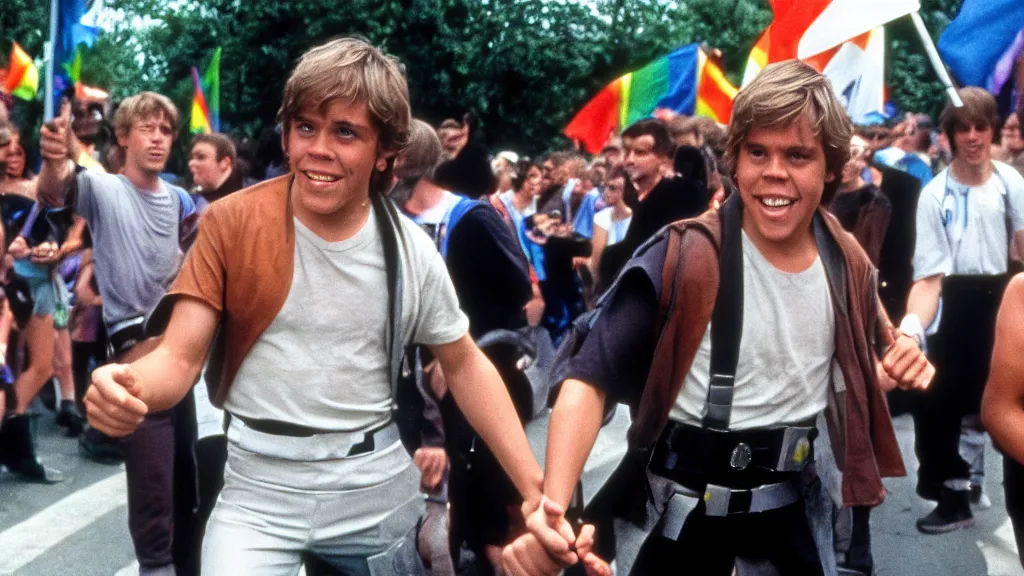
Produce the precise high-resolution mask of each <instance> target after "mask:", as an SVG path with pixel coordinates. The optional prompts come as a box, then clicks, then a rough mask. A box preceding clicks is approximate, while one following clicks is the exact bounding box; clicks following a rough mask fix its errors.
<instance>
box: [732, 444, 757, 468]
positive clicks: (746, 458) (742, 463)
mask: <svg viewBox="0 0 1024 576" xmlns="http://www.w3.org/2000/svg"><path fill="white" fill-rule="evenodd" d="M753 457H754V453H753V451H751V449H750V446H749V445H748V444H747V443H746V442H740V443H739V444H737V445H736V447H735V448H733V449H732V454H731V455H730V456H729V466H732V468H733V470H745V469H746V468H747V466H749V465H750V460H751V459H752V458H753Z"/></svg>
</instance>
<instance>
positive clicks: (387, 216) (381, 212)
mask: <svg viewBox="0 0 1024 576" xmlns="http://www.w3.org/2000/svg"><path fill="white" fill-rule="evenodd" d="M370 199H371V201H372V202H373V212H374V215H375V216H376V219H377V226H378V227H379V228H380V234H381V238H382V240H383V242H384V265H385V267H386V269H387V279H388V338H389V340H390V344H389V346H388V353H389V356H390V369H391V402H392V408H397V403H396V398H397V397H398V380H399V376H400V375H401V371H402V356H403V353H404V337H403V334H402V297H403V287H404V278H403V276H402V251H401V244H402V228H401V226H402V223H401V222H400V221H399V219H398V218H399V217H398V211H397V210H396V209H395V207H394V205H393V204H392V203H391V201H390V200H388V199H387V198H385V197H384V196H382V195H380V194H376V193H372V192H371V193H370Z"/></svg>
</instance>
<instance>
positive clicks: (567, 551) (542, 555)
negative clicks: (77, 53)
mask: <svg viewBox="0 0 1024 576" xmlns="http://www.w3.org/2000/svg"><path fill="white" fill-rule="evenodd" d="M523 517H524V518H526V528H527V533H526V534H523V535H522V536H520V537H518V538H516V539H515V540H514V541H512V543H511V544H509V545H508V546H505V550H504V551H503V552H502V555H501V558H502V563H503V565H504V574H507V575H510V576H555V575H556V574H558V573H560V572H561V571H562V570H564V569H565V568H566V567H568V566H572V565H573V564H576V563H577V562H582V563H583V566H584V568H585V569H586V571H587V574H588V576H611V575H612V571H611V567H610V566H609V565H608V563H607V562H605V561H604V560H602V559H601V558H600V557H598V556H597V555H596V554H594V552H593V547H594V526H592V525H590V524H587V525H585V526H583V528H581V529H580V533H579V536H577V535H576V534H575V532H574V531H573V529H572V525H571V524H570V523H569V521H568V520H566V518H565V509H564V508H563V507H562V506H560V505H558V504H557V503H556V502H554V501H552V500H551V499H549V498H548V497H546V496H545V497H543V498H542V499H541V501H540V503H539V504H538V503H532V502H526V503H524V504H523Z"/></svg>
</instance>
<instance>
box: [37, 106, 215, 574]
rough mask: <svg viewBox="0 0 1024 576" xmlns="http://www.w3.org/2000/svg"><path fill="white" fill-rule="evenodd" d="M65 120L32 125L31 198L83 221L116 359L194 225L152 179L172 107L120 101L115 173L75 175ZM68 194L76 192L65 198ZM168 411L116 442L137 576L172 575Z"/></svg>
mask: <svg viewBox="0 0 1024 576" xmlns="http://www.w3.org/2000/svg"><path fill="white" fill-rule="evenodd" d="M69 123H70V107H69V106H68V105H67V104H65V105H64V108H63V110H62V113H61V115H60V117H58V118H57V119H56V120H55V121H54V125H53V127H52V128H50V127H47V126H45V125H44V126H43V127H42V128H41V129H40V149H41V152H42V155H43V158H44V160H45V162H44V163H43V167H42V170H41V172H40V174H39V181H38V191H39V197H40V199H42V200H44V201H46V202H48V203H50V204H52V205H61V204H64V203H65V202H66V201H67V202H68V203H70V204H73V206H74V208H75V212H76V213H77V214H78V215H79V216H81V217H82V218H84V219H85V221H86V222H87V223H88V225H89V229H90V232H91V233H92V238H93V248H94V251H93V255H94V258H95V274H96V279H97V282H98V284H99V288H100V295H101V296H102V297H103V321H104V323H105V325H106V328H107V332H108V334H109V335H110V343H111V346H112V347H113V350H114V357H115V358H118V359H120V360H121V361H124V360H125V359H126V358H127V359H130V358H132V357H138V356H140V355H141V354H142V353H143V352H144V351H145V350H146V349H147V346H151V344H146V343H142V340H143V332H142V326H143V323H144V321H145V319H146V318H147V317H148V316H149V314H150V313H151V312H152V311H153V309H154V308H155V307H156V305H157V302H159V300H160V298H161V297H162V296H163V295H164V294H165V293H166V291H167V288H168V287H170V285H171V282H173V280H174V277H175V276H176V275H177V274H178V269H179V268H180V266H181V246H182V244H183V242H184V241H185V239H186V238H187V237H188V236H189V235H190V233H191V230H192V228H194V222H195V218H196V214H195V206H194V205H193V204H192V200H191V198H190V197H189V196H188V193H187V192H185V191H184V190H182V189H180V188H177V187H175V186H171V185H169V184H167V183H165V182H164V181H163V180H161V179H160V173H161V172H162V171H163V169H164V166H165V164H166V163H167V158H168V156H169V155H170V151H171V143H172V142H173V140H174V134H175V132H176V131H177V126H178V110H177V108H175V106H174V104H173V103H172V102H171V101H170V100H169V99H168V98H167V97H165V96H162V95H159V94H155V93H153V92H142V93H140V94H137V95H135V96H132V97H131V98H128V99H126V100H125V101H124V102H123V103H122V104H121V107H120V108H119V109H118V112H117V116H116V117H115V119H114V128H115V132H116V135H117V140H118V144H119V145H120V146H121V148H122V149H123V150H124V152H125V158H126V162H125V166H124V171H123V174H120V175H113V174H104V173H100V172H96V171H93V170H81V169H78V168H77V167H76V165H75V164H74V163H73V162H71V161H70V160H68V157H69V156H68V150H69V144H70V141H71V140H70V139H71V135H70V134H71V130H70V126H69ZM72 184H74V186H72ZM72 189H74V190H75V193H74V194H73V195H69V192H70V190H72ZM172 407H173V405H168V406H165V407H163V409H162V410H161V411H155V413H154V414H153V415H151V416H150V417H149V418H148V419H147V420H146V422H145V423H143V424H142V425H141V426H140V427H139V429H138V430H137V431H136V433H135V434H134V435H133V436H132V438H131V439H130V440H129V441H127V442H125V443H124V450H125V464H126V467H127V477H128V492H129V499H128V501H129V511H128V526H129V529H130V531H131V534H132V541H133V543H134V545H135V554H136V556H137V557H138V560H139V565H140V568H139V570H140V574H173V573H174V569H175V568H174V560H173V535H172V533H173V531H174V525H175V521H174V490H173V485H174V429H175V423H174V418H173V417H172V415H171V414H170V412H169V411H168V410H169V409H170V408H172ZM100 432H106V430H103V429H100ZM112 444H113V442H112V441H111V440H110V439H108V438H103V437H102V435H100V434H99V433H98V432H97V431H96V430H88V431H86V435H85V436H84V437H83V438H82V442H81V444H80V446H81V447H82V449H83V451H84V452H85V453H86V455H88V456H91V457H100V458H103V457H108V456H111V455H113V454H116V453H117V449H116V448H114V447H113V446H112Z"/></svg>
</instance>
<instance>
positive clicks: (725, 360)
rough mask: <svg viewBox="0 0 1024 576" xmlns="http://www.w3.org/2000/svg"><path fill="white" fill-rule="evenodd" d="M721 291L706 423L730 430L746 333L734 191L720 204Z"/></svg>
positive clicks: (739, 210)
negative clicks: (743, 339) (734, 390)
mask: <svg viewBox="0 0 1024 576" xmlns="http://www.w3.org/2000/svg"><path fill="white" fill-rule="evenodd" d="M721 225H722V240H721V249H720V251H719V274H720V281H719V284H718V295H717V296H716V298H715V308H714V310H713V311H712V312H711V381H710V382H709V383H708V401H707V405H706V406H705V408H704V422H703V424H704V427H705V428H712V429H715V430H728V429H729V418H730V416H731V415H732V397H733V389H734V385H735V383H736V364H737V363H738V362H739V357H740V338H741V337H742V335H743V237H742V229H743V227H742V226H743V204H742V202H740V200H739V199H738V198H737V197H736V196H735V195H733V197H732V198H730V199H729V200H728V201H726V203H725V204H723V205H722V208H721Z"/></svg>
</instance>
